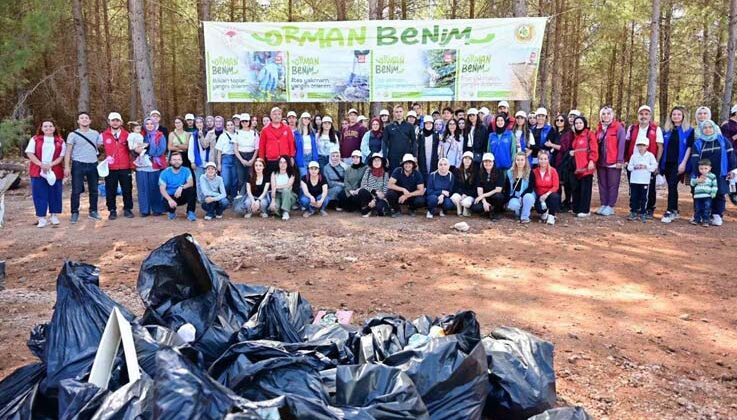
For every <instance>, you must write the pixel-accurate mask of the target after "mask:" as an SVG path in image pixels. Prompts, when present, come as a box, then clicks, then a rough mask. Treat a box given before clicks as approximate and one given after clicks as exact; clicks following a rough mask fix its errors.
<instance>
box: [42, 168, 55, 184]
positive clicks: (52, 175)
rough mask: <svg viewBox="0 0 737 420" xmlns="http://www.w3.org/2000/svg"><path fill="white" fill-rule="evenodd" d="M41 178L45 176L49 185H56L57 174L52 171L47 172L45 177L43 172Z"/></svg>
mask: <svg viewBox="0 0 737 420" xmlns="http://www.w3.org/2000/svg"><path fill="white" fill-rule="evenodd" d="M41 176H43V177H44V178H46V182H48V183H49V185H54V184H56V174H55V173H54V171H51V170H50V171H48V172H46V174H45V175H44V174H43V172H42V173H41Z"/></svg>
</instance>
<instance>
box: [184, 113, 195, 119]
mask: <svg viewBox="0 0 737 420" xmlns="http://www.w3.org/2000/svg"><path fill="white" fill-rule="evenodd" d="M184 119H185V120H194V114H187V115H185V116H184Z"/></svg>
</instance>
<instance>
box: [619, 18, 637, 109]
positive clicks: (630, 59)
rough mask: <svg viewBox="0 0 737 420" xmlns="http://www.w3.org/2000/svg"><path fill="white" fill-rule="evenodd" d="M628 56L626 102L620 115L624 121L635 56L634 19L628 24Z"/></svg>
mask: <svg viewBox="0 0 737 420" xmlns="http://www.w3.org/2000/svg"><path fill="white" fill-rule="evenodd" d="M629 50H630V51H629V57H628V59H627V102H626V103H625V110H624V114H623V115H622V119H623V120H624V121H627V119H628V118H629V116H630V115H629V113H630V110H631V108H630V104H631V103H632V67H634V65H635V63H634V61H633V60H634V58H635V21H634V20H633V21H632V22H631V26H630V48H629Z"/></svg>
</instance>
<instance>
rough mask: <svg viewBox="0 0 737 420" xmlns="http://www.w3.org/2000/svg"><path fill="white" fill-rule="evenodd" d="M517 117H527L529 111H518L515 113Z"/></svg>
mask: <svg viewBox="0 0 737 420" xmlns="http://www.w3.org/2000/svg"><path fill="white" fill-rule="evenodd" d="M517 117H522V118H527V113H526V112H525V111H517V113H516V114H514V118H517Z"/></svg>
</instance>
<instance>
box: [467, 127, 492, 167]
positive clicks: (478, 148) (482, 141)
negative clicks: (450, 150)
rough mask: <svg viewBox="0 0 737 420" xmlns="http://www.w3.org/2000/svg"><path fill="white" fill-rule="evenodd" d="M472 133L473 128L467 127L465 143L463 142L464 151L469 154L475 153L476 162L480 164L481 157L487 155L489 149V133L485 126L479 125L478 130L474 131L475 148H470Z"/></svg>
mask: <svg viewBox="0 0 737 420" xmlns="http://www.w3.org/2000/svg"><path fill="white" fill-rule="evenodd" d="M470 133H471V126H470V125H469V126H467V127H466V132H465V133H464V136H463V137H464V141H463V151H464V152H468V151H469V150H470V151H471V152H473V155H474V159H473V160H474V161H475V162H480V161H481V155H483V154H484V153H486V152H487V151H488V150H487V149H488V148H489V145H488V143H489V132H488V130H487V129H486V127H485V126H484V124H477V125H476V128H475V129H474V130H473V146H472V147H468V143H467V142H468V136H469V134H470Z"/></svg>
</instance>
